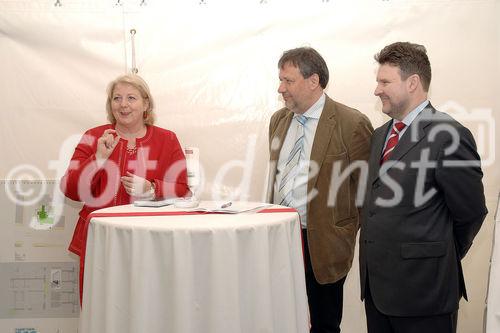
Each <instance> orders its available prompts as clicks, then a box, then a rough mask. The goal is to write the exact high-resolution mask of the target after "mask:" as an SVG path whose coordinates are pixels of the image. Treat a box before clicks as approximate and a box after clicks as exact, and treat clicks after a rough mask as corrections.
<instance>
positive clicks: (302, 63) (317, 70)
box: [278, 47, 329, 89]
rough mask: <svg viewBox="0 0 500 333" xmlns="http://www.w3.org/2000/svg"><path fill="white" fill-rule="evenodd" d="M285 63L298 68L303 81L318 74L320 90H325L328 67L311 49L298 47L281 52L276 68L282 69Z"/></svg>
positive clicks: (316, 52)
mask: <svg viewBox="0 0 500 333" xmlns="http://www.w3.org/2000/svg"><path fill="white" fill-rule="evenodd" d="M287 63H291V64H293V65H294V66H295V67H298V68H299V71H300V73H301V74H302V76H303V77H304V78H305V79H307V78H308V77H310V76H311V75H313V74H318V76H319V84H320V85H321V88H323V89H325V88H326V85H327V84H328V78H329V74H328V67H327V66H326V62H325V59H323V57H322V56H321V55H320V54H319V53H318V51H316V50H315V49H313V48H312V47H298V48H296V49H291V50H288V51H285V52H283V55H282V56H281V58H280V60H279V62H278V68H283V66H285V64H287Z"/></svg>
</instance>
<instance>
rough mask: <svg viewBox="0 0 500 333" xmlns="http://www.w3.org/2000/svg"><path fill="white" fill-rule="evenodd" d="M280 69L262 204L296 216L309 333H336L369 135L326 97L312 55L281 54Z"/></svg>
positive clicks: (304, 51) (359, 119) (322, 74)
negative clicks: (280, 104)
mask: <svg viewBox="0 0 500 333" xmlns="http://www.w3.org/2000/svg"><path fill="white" fill-rule="evenodd" d="M278 67H279V69H280V74H279V78H280V82H281V83H280V85H279V89H278V92H279V93H280V94H281V95H282V97H283V99H284V100H285V105H286V107H285V108H283V109H281V110H279V111H277V112H276V113H275V114H274V115H273V116H272V118H271V122H270V125H269V145H270V161H271V167H270V174H269V182H268V197H267V199H268V202H272V203H275V204H281V205H285V206H289V207H294V208H296V209H297V210H298V212H299V215H300V219H301V226H302V234H303V240H304V252H305V253H304V261H305V273H306V287H307V295H308V301H309V312H310V316H311V332H314V333H323V332H325V333H326V332H340V322H341V319H342V303H343V284H344V281H345V278H346V275H347V273H348V272H349V269H350V268H351V264H352V260H353V255H354V246H355V243H356V233H357V230H358V226H359V224H358V217H359V215H358V208H357V206H356V194H357V189H358V182H359V177H360V174H362V172H363V170H364V171H366V160H367V159H368V154H369V146H370V136H371V133H372V131H373V128H372V126H371V124H370V121H369V120H368V118H367V117H366V116H364V115H363V114H362V113H360V112H359V111H357V110H354V109H352V108H350V107H347V106H345V105H342V104H340V103H338V102H335V101H333V100H332V99H331V98H330V97H328V96H327V95H326V94H325V93H324V91H323V90H324V88H325V87H326V85H327V83H328V68H327V66H326V63H325V61H324V59H323V58H322V57H321V55H320V54H319V53H318V52H317V51H316V50H314V49H312V48H297V49H293V50H289V51H286V52H285V53H284V54H283V56H282V57H281V59H280V61H279V63H278ZM364 175H365V176H366V173H365V174H364Z"/></svg>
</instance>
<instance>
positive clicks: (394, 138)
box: [380, 121, 406, 164]
mask: <svg viewBox="0 0 500 333" xmlns="http://www.w3.org/2000/svg"><path fill="white" fill-rule="evenodd" d="M405 126H406V125H405V123H403V122H401V121H398V122H396V121H394V125H393V126H392V130H391V135H389V140H387V145H386V146H385V149H384V153H383V154H382V158H381V159H380V164H382V163H384V162H385V161H387V159H388V158H389V156H391V154H392V151H393V150H394V147H396V145H397V144H398V141H399V132H401V130H402V129H403V128H405Z"/></svg>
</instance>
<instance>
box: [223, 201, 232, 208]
mask: <svg viewBox="0 0 500 333" xmlns="http://www.w3.org/2000/svg"><path fill="white" fill-rule="evenodd" d="M232 204H233V203H232V202H231V201H228V202H226V203H225V204H223V205H221V206H220V208H227V207H229V206H231V205H232Z"/></svg>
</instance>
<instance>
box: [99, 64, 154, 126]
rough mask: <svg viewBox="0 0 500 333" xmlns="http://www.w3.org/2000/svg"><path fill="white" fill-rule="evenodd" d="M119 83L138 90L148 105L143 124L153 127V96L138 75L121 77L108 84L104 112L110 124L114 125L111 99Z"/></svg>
mask: <svg viewBox="0 0 500 333" xmlns="http://www.w3.org/2000/svg"><path fill="white" fill-rule="evenodd" d="M119 83H126V84H130V85H131V86H133V87H134V88H135V89H137V90H139V93H140V94H141V97H142V98H143V99H144V101H146V102H147V103H148V104H149V106H148V108H147V110H146V111H145V112H144V124H146V125H153V124H154V122H155V118H156V115H155V113H154V101H153V96H151V92H150V91H149V86H148V84H147V83H146V81H144V79H143V78H141V77H140V76H139V75H135V74H125V75H121V76H119V77H117V78H116V79H114V80H113V81H111V82H110V83H109V85H108V89H107V92H108V98H107V100H106V112H107V114H108V120H109V121H110V122H111V123H112V124H115V123H116V119H115V116H113V112H112V111H111V101H112V99H113V91H114V90H115V87H116V85H117V84H119Z"/></svg>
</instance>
